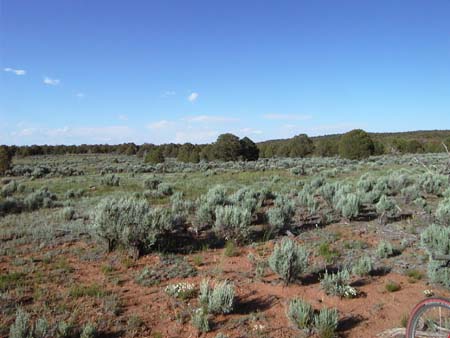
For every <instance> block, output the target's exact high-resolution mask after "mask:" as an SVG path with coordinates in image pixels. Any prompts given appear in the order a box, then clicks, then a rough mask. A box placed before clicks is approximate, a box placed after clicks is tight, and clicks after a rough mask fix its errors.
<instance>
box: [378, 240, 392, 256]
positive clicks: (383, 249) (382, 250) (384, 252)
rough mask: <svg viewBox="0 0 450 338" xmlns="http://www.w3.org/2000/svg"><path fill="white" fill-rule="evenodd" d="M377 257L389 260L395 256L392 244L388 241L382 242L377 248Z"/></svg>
mask: <svg viewBox="0 0 450 338" xmlns="http://www.w3.org/2000/svg"><path fill="white" fill-rule="evenodd" d="M376 252H377V256H378V257H380V258H388V257H391V256H392V255H394V249H393V248H392V244H391V243H389V242H387V241H384V240H383V241H381V242H380V243H379V244H378V247H377V251H376Z"/></svg>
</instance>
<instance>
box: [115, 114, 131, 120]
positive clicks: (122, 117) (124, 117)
mask: <svg viewBox="0 0 450 338" xmlns="http://www.w3.org/2000/svg"><path fill="white" fill-rule="evenodd" d="M117 118H118V119H119V120H120V121H128V116H127V115H124V114H121V115H119V116H117Z"/></svg>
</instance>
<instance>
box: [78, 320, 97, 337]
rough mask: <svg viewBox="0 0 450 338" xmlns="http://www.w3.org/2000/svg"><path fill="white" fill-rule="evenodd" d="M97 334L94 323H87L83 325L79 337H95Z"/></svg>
mask: <svg viewBox="0 0 450 338" xmlns="http://www.w3.org/2000/svg"><path fill="white" fill-rule="evenodd" d="M96 335H97V329H96V328H95V326H94V325H92V324H90V323H88V324H86V325H85V326H84V328H83V331H82V332H81V335H80V338H95V336H96Z"/></svg>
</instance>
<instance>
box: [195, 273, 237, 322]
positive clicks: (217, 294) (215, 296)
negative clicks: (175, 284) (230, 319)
mask: <svg viewBox="0 0 450 338" xmlns="http://www.w3.org/2000/svg"><path fill="white" fill-rule="evenodd" d="M234 293H235V291H234V285H233V284H232V283H230V282H228V281H226V280H225V281H223V282H218V283H216V284H215V285H214V286H213V287H211V286H210V283H209V280H207V279H206V280H203V281H202V282H201V284H200V295H199V301H200V303H201V304H202V305H203V306H204V307H205V308H206V309H207V310H208V312H209V313H213V314H227V313H230V312H232V311H233V308H234V302H235V299H234Z"/></svg>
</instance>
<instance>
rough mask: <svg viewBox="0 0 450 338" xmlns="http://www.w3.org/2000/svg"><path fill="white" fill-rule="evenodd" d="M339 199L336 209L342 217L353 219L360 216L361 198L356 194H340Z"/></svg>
mask: <svg viewBox="0 0 450 338" xmlns="http://www.w3.org/2000/svg"><path fill="white" fill-rule="evenodd" d="M336 198H337V203H336V205H335V208H336V210H337V211H339V213H340V214H341V215H342V217H345V218H347V219H352V218H355V217H357V216H358V214H359V209H360V207H361V198H360V197H359V195H357V194H354V193H349V194H342V193H341V194H340V195H339V197H336Z"/></svg>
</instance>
